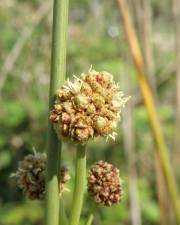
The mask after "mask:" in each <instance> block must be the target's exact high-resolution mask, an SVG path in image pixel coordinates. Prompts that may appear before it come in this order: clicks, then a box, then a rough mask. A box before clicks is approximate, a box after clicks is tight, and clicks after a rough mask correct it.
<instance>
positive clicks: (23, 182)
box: [13, 153, 46, 200]
mask: <svg viewBox="0 0 180 225" xmlns="http://www.w3.org/2000/svg"><path fill="white" fill-rule="evenodd" d="M45 169H46V155H45V154H41V153H35V154H34V155H33V154H30V155H27V156H25V158H24V159H23V160H22V161H20V162H19V163H18V169H17V171H16V173H15V174H13V176H14V177H16V179H17V183H18V186H19V188H20V189H22V190H23V193H24V194H25V195H26V196H27V197H28V198H29V199H32V200H33V199H43V198H44V193H45Z"/></svg>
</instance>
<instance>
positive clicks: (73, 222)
mask: <svg viewBox="0 0 180 225" xmlns="http://www.w3.org/2000/svg"><path fill="white" fill-rule="evenodd" d="M85 180H86V147H85V146H81V145H78V146H77V150H76V169H75V186H74V192H73V202H72V208H71V216H70V223H69V225H78V224H79V219H80V215H81V210H82V205H83V197H84V189H85Z"/></svg>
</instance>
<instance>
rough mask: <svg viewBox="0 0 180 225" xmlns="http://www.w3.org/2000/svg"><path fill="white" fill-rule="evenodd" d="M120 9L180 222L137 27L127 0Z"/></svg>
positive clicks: (173, 182)
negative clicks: (137, 36) (135, 27)
mask: <svg viewBox="0 0 180 225" xmlns="http://www.w3.org/2000/svg"><path fill="white" fill-rule="evenodd" d="M118 5H119V9H120V12H121V15H122V19H123V25H124V30H125V33H126V37H127V41H128V44H129V48H130V52H131V56H132V59H133V62H134V66H135V68H136V70H137V75H138V80H139V84H140V88H141V92H142V95H143V97H144V103H145V106H146V109H147V112H148V115H149V121H150V125H151V129H152V134H153V137H154V141H155V144H156V148H155V149H156V151H157V154H158V157H159V160H160V163H161V166H162V170H163V173H164V176H165V179H166V182H167V187H168V190H169V193H170V197H171V201H172V204H173V208H174V211H175V214H176V219H177V223H178V224H180V214H179V212H180V203H179V198H178V189H177V185H176V180H175V177H174V174H173V171H172V168H171V164H170V160H169V155H168V149H167V146H166V143H165V141H164V137H163V133H162V130H161V126H160V122H159V118H158V114H157V111H156V106H155V102H154V98H153V94H152V90H151V88H150V86H149V83H148V81H147V79H146V76H145V68H144V61H143V57H142V54H141V51H140V48H139V44H138V40H137V38H136V34H135V31H134V30H135V29H134V26H133V23H132V20H131V17H130V14H129V8H128V5H127V2H126V0H118Z"/></svg>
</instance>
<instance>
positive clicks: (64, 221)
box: [59, 198, 68, 225]
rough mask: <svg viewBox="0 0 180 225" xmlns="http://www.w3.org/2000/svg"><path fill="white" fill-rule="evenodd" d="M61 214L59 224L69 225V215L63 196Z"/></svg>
mask: <svg viewBox="0 0 180 225" xmlns="http://www.w3.org/2000/svg"><path fill="white" fill-rule="evenodd" d="M59 208H60V209H59V215H60V219H59V225H61V224H62V225H68V220H67V216H66V212H65V209H64V207H63V200H62V198H60V207H59Z"/></svg>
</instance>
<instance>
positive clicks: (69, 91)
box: [50, 69, 128, 144]
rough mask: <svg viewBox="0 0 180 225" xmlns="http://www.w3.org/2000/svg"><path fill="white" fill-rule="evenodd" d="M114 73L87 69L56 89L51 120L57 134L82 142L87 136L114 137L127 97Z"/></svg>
mask: <svg viewBox="0 0 180 225" xmlns="http://www.w3.org/2000/svg"><path fill="white" fill-rule="evenodd" d="M123 96H124V95H123V93H122V91H120V88H119V85H118V84H116V83H115V82H114V81H113V76H112V75H111V74H110V73H108V72H105V71H102V72H97V71H95V70H91V69H90V70H89V72H88V73H87V74H84V73H83V74H81V75H80V77H79V78H78V77H76V76H74V80H72V81H70V80H67V82H66V83H65V84H64V85H63V86H62V87H61V88H60V89H58V90H57V93H56V100H55V104H54V109H53V110H52V111H51V113H50V120H51V121H52V122H53V123H54V127H55V130H56V132H57V135H58V137H60V138H61V137H64V138H68V139H70V140H72V141H75V142H77V143H80V144H85V143H86V142H87V141H88V140H89V139H90V138H94V137H100V136H103V137H107V138H109V137H110V138H112V139H115V135H116V132H115V130H116V127H117V123H118V122H119V121H120V113H121V109H122V107H124V105H125V103H126V101H127V100H128V98H124V97H123Z"/></svg>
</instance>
